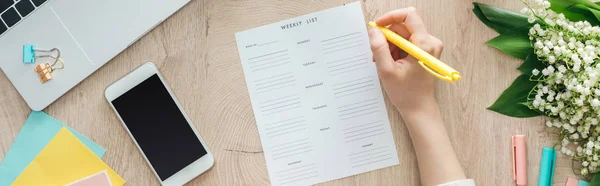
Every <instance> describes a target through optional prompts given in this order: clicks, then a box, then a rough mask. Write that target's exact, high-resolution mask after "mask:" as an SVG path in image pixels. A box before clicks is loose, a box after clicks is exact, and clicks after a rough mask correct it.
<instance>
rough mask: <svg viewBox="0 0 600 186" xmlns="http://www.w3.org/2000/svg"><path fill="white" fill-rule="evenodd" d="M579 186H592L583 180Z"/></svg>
mask: <svg viewBox="0 0 600 186" xmlns="http://www.w3.org/2000/svg"><path fill="white" fill-rule="evenodd" d="M577 186H590V183H588V182H586V181H583V180H579V183H578V184H577Z"/></svg>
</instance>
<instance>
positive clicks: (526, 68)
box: [517, 53, 547, 76]
mask: <svg viewBox="0 0 600 186" xmlns="http://www.w3.org/2000/svg"><path fill="white" fill-rule="evenodd" d="M546 66H547V65H546V64H544V63H542V62H541V61H540V60H538V59H537V56H536V55H535V53H529V55H527V58H525V62H523V64H521V66H519V68H517V70H519V71H521V72H523V74H527V75H530V76H531V75H533V73H532V72H531V71H533V69H538V70H539V71H542V69H544V68H546Z"/></svg>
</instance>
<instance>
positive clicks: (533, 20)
mask: <svg viewBox="0 0 600 186" xmlns="http://www.w3.org/2000/svg"><path fill="white" fill-rule="evenodd" d="M527 22H529V23H533V22H535V17H533V16H529V18H527Z"/></svg>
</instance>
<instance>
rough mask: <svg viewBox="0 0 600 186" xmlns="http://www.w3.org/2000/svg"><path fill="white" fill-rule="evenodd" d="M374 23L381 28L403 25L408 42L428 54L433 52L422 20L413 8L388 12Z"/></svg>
mask: <svg viewBox="0 0 600 186" xmlns="http://www.w3.org/2000/svg"><path fill="white" fill-rule="evenodd" d="M376 23H377V24H378V25H382V26H383V25H392V24H400V25H404V26H405V27H406V30H407V31H408V32H409V33H410V38H409V40H410V42H412V43H414V44H415V45H417V46H419V47H421V49H423V50H425V51H427V52H429V53H432V52H433V50H434V46H433V45H432V44H431V38H430V36H429V34H428V33H427V28H425V24H424V23H423V20H422V19H421V17H420V16H419V14H418V13H417V9H416V8H414V7H408V8H403V9H398V10H394V11H391V12H388V13H386V14H385V15H383V16H381V17H380V18H379V19H377V21H376Z"/></svg>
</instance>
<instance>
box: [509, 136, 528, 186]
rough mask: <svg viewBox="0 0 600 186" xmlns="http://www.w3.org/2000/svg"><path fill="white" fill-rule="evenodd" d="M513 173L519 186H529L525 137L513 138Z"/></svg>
mask: <svg viewBox="0 0 600 186" xmlns="http://www.w3.org/2000/svg"><path fill="white" fill-rule="evenodd" d="M512 148H513V149H512V151H513V172H514V177H513V179H514V180H515V183H516V184H517V186H525V185H527V150H526V149H525V135H515V136H513V137H512Z"/></svg>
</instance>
